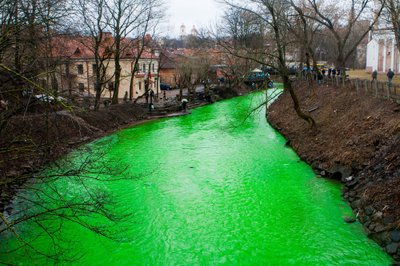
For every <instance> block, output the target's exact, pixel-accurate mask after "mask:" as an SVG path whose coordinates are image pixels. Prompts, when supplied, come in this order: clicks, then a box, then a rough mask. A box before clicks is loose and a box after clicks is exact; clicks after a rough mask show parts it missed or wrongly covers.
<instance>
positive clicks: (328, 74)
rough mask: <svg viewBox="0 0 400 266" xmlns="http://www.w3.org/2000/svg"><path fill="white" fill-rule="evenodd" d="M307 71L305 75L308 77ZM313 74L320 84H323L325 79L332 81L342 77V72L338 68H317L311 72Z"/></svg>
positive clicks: (304, 72) (304, 71)
mask: <svg viewBox="0 0 400 266" xmlns="http://www.w3.org/2000/svg"><path fill="white" fill-rule="evenodd" d="M306 71H307V69H305V70H303V75H306ZM311 74H312V76H313V78H314V80H316V81H317V83H318V84H322V83H323V81H324V79H329V80H332V79H335V78H339V77H340V76H341V75H342V72H341V70H340V69H336V68H328V69H326V68H322V69H319V68H315V69H313V70H312V71H311Z"/></svg>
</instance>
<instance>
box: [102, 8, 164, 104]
mask: <svg viewBox="0 0 400 266" xmlns="http://www.w3.org/2000/svg"><path fill="white" fill-rule="evenodd" d="M107 8H108V10H109V12H108V13H109V16H110V17H109V21H110V25H109V26H110V28H111V31H112V33H113V34H114V50H113V57H114V63H115V72H114V79H115V85H114V93H113V99H112V103H113V104H117V103H118V93H119V85H120V81H121V70H122V69H121V64H120V60H121V57H122V55H123V51H124V49H126V46H124V45H123V42H122V41H123V40H124V39H125V38H126V37H128V36H129V35H130V34H131V33H134V32H135V31H138V30H139V29H142V30H147V29H148V26H149V25H148V23H149V22H150V20H151V19H154V15H155V14H157V16H161V14H162V12H161V11H158V12H157V10H161V8H162V1H161V0H147V1H146V0H113V1H111V2H110V3H107ZM157 19H159V17H157ZM143 25H145V26H144V27H143ZM145 34H146V33H145V32H144V33H143V32H141V34H140V35H139V36H141V37H143V36H144V35H145Z"/></svg>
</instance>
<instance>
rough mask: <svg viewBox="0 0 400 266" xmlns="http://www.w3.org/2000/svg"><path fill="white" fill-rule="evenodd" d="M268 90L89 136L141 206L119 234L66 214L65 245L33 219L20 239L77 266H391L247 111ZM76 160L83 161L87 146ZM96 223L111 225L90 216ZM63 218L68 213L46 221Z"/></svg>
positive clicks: (8, 240) (67, 186)
mask: <svg viewBox="0 0 400 266" xmlns="http://www.w3.org/2000/svg"><path fill="white" fill-rule="evenodd" d="M263 97H264V95H263V94H253V95H250V96H246V97H240V98H236V99H232V100H227V101H223V102H219V103H216V104H213V105H210V106H205V107H201V108H198V109H196V110H192V111H193V113H192V114H191V115H189V116H185V117H178V118H170V119H163V120H161V121H155V122H149V123H146V124H143V125H140V126H136V127H132V128H129V129H126V130H123V131H120V132H117V133H115V134H113V135H111V136H108V137H106V138H103V139H101V140H99V141H96V142H94V143H92V144H90V145H89V146H90V147H91V148H92V149H94V150H96V149H100V150H101V149H105V147H107V153H106V156H105V157H104V158H103V159H102V160H104V162H106V163H107V164H108V166H110V167H111V168H112V169H119V168H123V167H125V166H129V168H128V169H127V170H126V171H124V172H123V173H119V174H118V175H119V177H121V178H128V179H127V180H118V181H113V182H98V181H96V180H90V185H91V186H95V187H97V188H99V190H105V191H107V192H108V193H110V195H112V196H113V198H114V199H115V200H116V202H115V205H113V206H112V209H113V210H115V211H116V212H117V213H124V212H126V213H130V214H131V216H129V217H127V219H125V220H124V221H122V222H121V223H118V224H117V225H115V226H114V228H113V229H112V232H113V234H115V235H116V236H118V241H112V240H109V239H107V238H105V237H102V236H99V235H98V234H95V233H93V232H91V231H89V230H87V229H83V228H82V227H80V226H78V225H76V224H74V223H72V222H67V221H65V222H63V223H62V227H60V228H61V229H60V230H55V232H56V234H57V235H58V236H59V237H61V238H62V239H63V241H64V242H60V243H58V242H57V245H60V247H58V248H54V242H52V241H51V240H50V238H49V237H46V236H45V235H41V236H38V237H37V238H34V235H35V232H36V231H38V230H39V229H38V228H37V225H35V224H32V223H27V224H21V225H20V226H18V227H17V229H18V230H19V231H20V232H19V233H20V236H21V237H26V238H27V239H29V240H30V241H32V242H31V243H33V244H34V245H36V246H37V247H38V248H39V249H40V250H41V251H43V252H46V251H49V250H50V251H60V250H61V251H62V252H61V254H62V257H68V255H76V257H75V259H76V261H74V262H72V264H79V265H390V263H391V259H390V258H389V257H388V256H387V255H386V254H385V253H383V252H382V251H381V250H380V248H379V246H378V245H376V244H375V243H374V242H372V241H371V240H369V239H368V238H367V237H366V236H365V234H364V233H363V231H362V228H361V225H360V224H358V223H354V224H346V223H345V222H344V221H343V217H344V216H350V215H351V210H350V209H349V207H348V206H347V205H346V203H344V202H343V200H342V199H341V196H340V189H341V188H340V185H339V184H337V183H334V182H332V181H329V180H325V179H319V178H316V177H315V174H314V173H313V171H312V169H311V168H310V167H309V166H308V165H307V164H305V163H303V162H301V161H300V160H299V158H298V156H297V155H296V154H295V153H294V152H293V151H292V150H291V149H290V148H287V147H285V145H284V144H285V140H284V139H283V138H282V137H281V136H280V135H279V134H278V133H277V132H276V131H274V130H273V129H272V128H271V127H270V126H269V125H268V124H267V123H266V121H265V116H264V110H260V111H258V112H255V113H252V114H251V115H250V116H249V117H247V116H248V114H249V112H248V110H249V109H251V108H252V107H255V106H257V105H258V104H259V102H260V101H261V100H262V99H263ZM246 117H247V119H246ZM71 156H72V155H71ZM73 156H76V159H75V160H76V161H77V162H80V161H82V160H83V159H82V158H83V157H84V154H81V153H76V154H75V155H73ZM131 177H132V178H131ZM36 186H43V187H45V189H44V190H45V191H47V192H48V193H47V196H48V197H50V195H54V194H52V193H53V192H52V189H54V187H57V188H59V190H60V191H61V192H59V193H61V194H63V197H66V198H74V197H80V196H82V195H84V189H83V188H82V186H80V185H79V182H72V181H71V180H69V181H68V180H67V181H66V180H63V179H60V180H58V181H56V184H55V185H47V184H46V185H43V184H38V185H36ZM22 194H24V193H22ZM25 194H26V195H28V197H29V196H30V197H34V198H35V197H36V198H37V197H44V196H43V195H42V196H38V195H36V194H35V193H34V195H32V193H31V192H25ZM24 204H26V203H24V202H23V201H21V202H16V203H15V205H16V207H15V208H16V209H18V208H23V207H22V206H24ZM16 216H17V215H16ZM11 218H12V217H11ZM96 219H98V220H96ZM85 220H86V221H89V222H91V223H93V224H97V223H98V224H102V223H103V222H104V219H102V218H100V217H98V216H96V215H93V216H91V215H90V214H89V215H88V217H86V218H85ZM53 223H59V220H58V219H55V220H52V219H49V220H46V221H45V222H44V224H45V225H52V224H53ZM2 242H3V243H4V245H2V247H1V249H0V250H1V251H2V252H4V251H6V250H8V249H10V248H11V247H15V242H18V241H16V240H15V238H14V237H12V236H11V235H8V236H6V237H5V239H4V240H2ZM66 246H67V247H68V248H69V249H68V250H64V249H63V248H65V247H66ZM25 250H26V249H25ZM1 256H2V257H1V259H2V260H3V261H4V260H5V261H8V262H13V263H21V264H32V262H33V264H51V263H52V260H50V259H45V258H43V256H39V255H37V254H35V252H33V251H22V250H21V249H19V250H18V251H16V252H14V253H12V254H7V255H4V254H2V255H1ZM0 261H1V260H0ZM61 264H70V263H66V262H61Z"/></svg>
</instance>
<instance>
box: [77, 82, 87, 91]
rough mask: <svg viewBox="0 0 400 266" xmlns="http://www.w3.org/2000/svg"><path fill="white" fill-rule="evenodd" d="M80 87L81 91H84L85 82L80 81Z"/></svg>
mask: <svg viewBox="0 0 400 266" xmlns="http://www.w3.org/2000/svg"><path fill="white" fill-rule="evenodd" d="M78 88H79V91H80V92H83V91H84V90H85V84H83V83H79V84H78Z"/></svg>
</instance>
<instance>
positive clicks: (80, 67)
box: [77, 65, 83, 74]
mask: <svg viewBox="0 0 400 266" xmlns="http://www.w3.org/2000/svg"><path fill="white" fill-rule="evenodd" d="M77 67H78V74H83V65H78V66H77Z"/></svg>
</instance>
